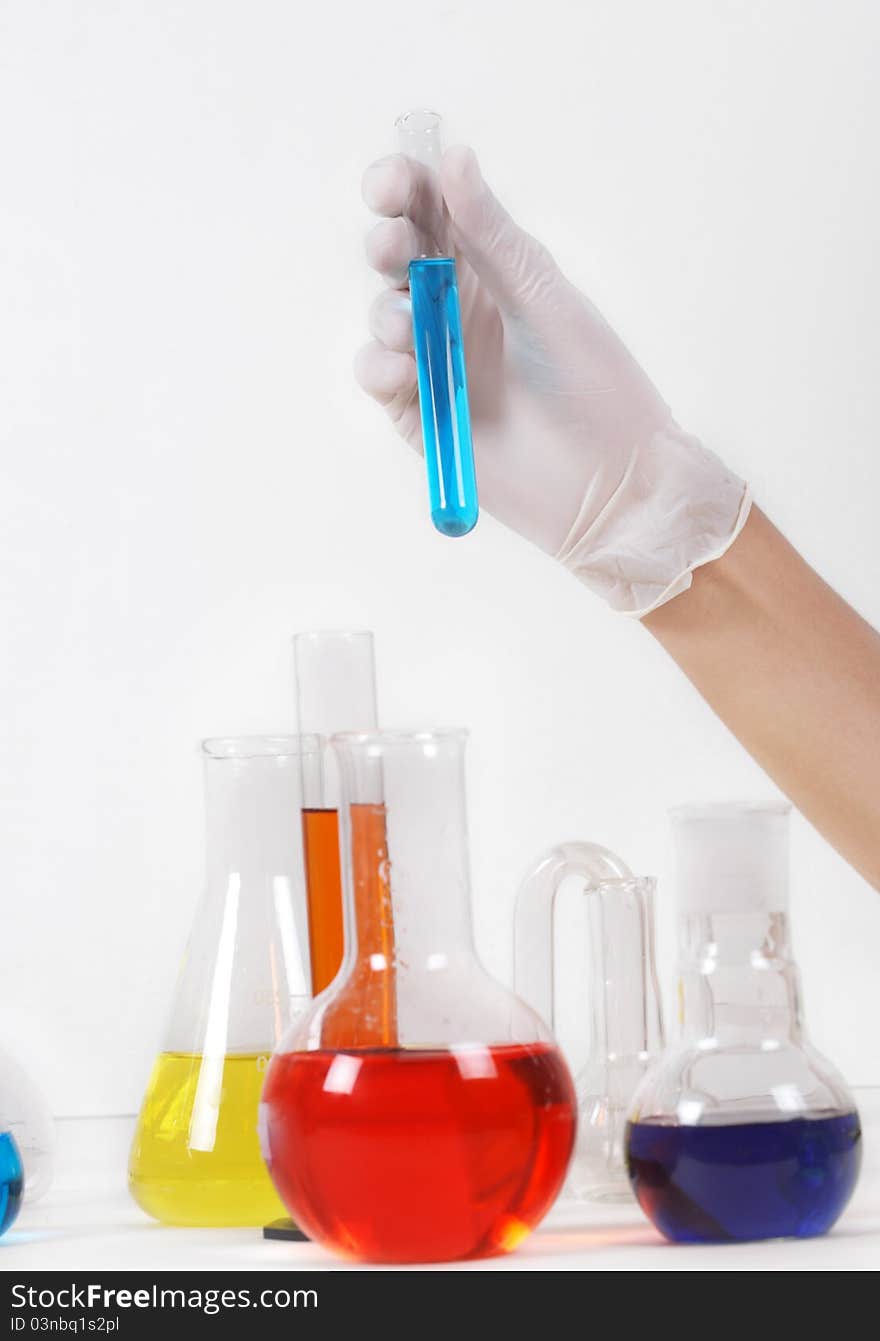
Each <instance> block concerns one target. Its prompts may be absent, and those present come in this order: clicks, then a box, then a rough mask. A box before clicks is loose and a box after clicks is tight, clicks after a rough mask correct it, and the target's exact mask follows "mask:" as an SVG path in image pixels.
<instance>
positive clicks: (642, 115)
mask: <svg viewBox="0 0 880 1341" xmlns="http://www.w3.org/2000/svg"><path fill="white" fill-rule="evenodd" d="M878 38H880V10H878V7H877V6H876V5H875V4H872V3H870V0H864V3H857V2H856V0H827V3H805V2H804V0H775V3H773V4H768V3H758V2H755V3H744V0H736V2H734V0H729V2H727V3H724V2H722V3H719V2H718V0H713V3H705V0H693V2H691V3H688V2H686V0H665V2H664V3H663V4H662V5H659V4H655V3H651V2H650V0H614V2H613V3H612V2H611V0H603V2H601V3H599V2H590V0H567V2H563V0H542V3H541V4H539V5H536V4H532V3H516V0H492V2H491V3H486V2H485V0H481V3H474V0H467V2H466V3H459V2H458V0H456V2H455V3H444V2H443V0H437V2H436V3H433V4H430V5H422V6H418V5H414V4H413V3H412V0H405V2H404V0H371V2H370V3H365V4H355V3H354V0H351V3H346V4H340V3H324V4H320V5H308V6H306V5H300V4H295V3H283V0H248V2H247V3H245V0H239V2H238V3H232V2H231V0H222V2H221V0H188V2H187V3H178V4H172V3H169V2H167V0H151V3H125V0H120V2H119V3H109V0H108V3H104V4H101V3H94V2H92V3H85V2H84V0H81V2H80V3H73V2H71V3H61V2H60V0H56V2H55V3H46V4H40V5H35V4H29V3H26V0H14V2H13V3H8V2H7V3H0V139H2V145H0V210H2V214H0V286H2V295H3V296H2V319H0V341H2V347H0V380H2V392H0V425H2V483H0V508H2V514H3V515H2V528H3V530H2V536H3V538H2V560H0V629H2V634H3V648H2V652H0V657H2V662H0V664H2V685H0V692H2V698H0V702H2V715H0V725H2V733H3V735H2V742H0V808H2V813H0V853H2V872H3V883H2V890H0V899H2V905H0V906H2V939H0V954H2V971H0V1002H2V1010H0V1035H2V1037H3V1038H4V1039H5V1040H7V1041H9V1042H13V1043H14V1044H15V1046H16V1047H17V1049H18V1051H19V1052H20V1053H24V1054H26V1055H27V1056H28V1057H29V1058H30V1060H31V1062H32V1064H33V1066H34V1067H35V1068H36V1069H38V1070H39V1072H40V1073H41V1075H42V1077H43V1080H44V1083H45V1085H46V1088H47V1089H48V1091H49V1093H50V1097H51V1101H52V1105H53V1108H54V1109H55V1111H56V1112H57V1113H61V1114H87V1113H112V1112H130V1111H132V1110H133V1109H134V1108H135V1107H136V1105H137V1103H138V1100H139V1097H140V1093H141V1090H142V1087H143V1083H144V1080H145V1077H146V1073H147V1070H148V1068H149V1064H150V1061H151V1057H152V1054H153V1052H154V1051H155V1049H156V1047H157V1044H158V1041H159V1036H160V1032H161V1028H162V1018H163V1016H164V1014H165V1011H166V1008H167V1003H168V999H169V994H170V988H171V985H172V982H173V978H174V973H175V969H176V964H177V959H178V955H179V951H180V948H181V944H182V941H183V939H184V937H185V934H186V930H187V928H188V925H189V922H190V919H191V915H192V910H193V906H194V903H195V900H196V898H197V895H198V892H199V886H200V881H201V863H202V809H201V806H202V799H201V778H200V766H199V762H198V757H197V753H196V742H197V740H198V738H200V737H202V736H205V735H209V734H217V733H233V732H246V731H255V730H262V729H278V728H283V727H288V726H291V725H292V693H291V683H290V655H289V634H290V633H291V632H293V631H294V630H295V629H297V628H304V627H310V626H322V625H323V626H330V627H332V626H339V625H345V624H355V625H368V626H371V627H373V628H374V629H375V630H376V633H377V639H378V654H379V673H380V677H381V688H380V707H381V712H382V716H383V718H384V720H385V721H386V722H387V723H389V724H390V723H392V722H410V723H412V722H417V721H424V720H426V719H428V720H431V721H442V722H446V723H464V724H468V725H470V726H471V727H472V729H473V741H472V747H471V759H470V814H471V827H472V844H473V854H472V855H473V872H474V903H475V919H476V926H477V935H478V941H479V945H480V948H481V951H482V953H483V955H484V958H485V959H486V961H487V963H488V964H489V965H490V967H491V968H493V969H494V970H495V971H496V972H498V973H499V974H500V975H501V976H503V977H509V976H510V969H511V919H512V908H513V898H514V893H515V889H516V885H517V881H518V879H519V877H520V875H521V873H522V871H523V869H524V868H525V866H526V865H527V864H528V863H529V861H530V860H531V859H532V858H533V857H534V856H535V855H536V854H537V852H538V851H539V850H540V849H541V848H542V847H545V846H546V845H548V844H549V843H551V842H553V841H557V840H559V839H561V838H567V837H584V838H593V839H596V840H599V841H602V842H605V843H607V844H609V845H610V846H612V847H614V848H617V849H619V850H620V851H621V852H622V854H624V855H625V856H626V857H627V858H628V859H629V861H630V862H631V863H632V864H633V865H634V866H635V867H637V868H639V869H641V870H644V871H650V872H654V873H656V874H658V875H659V876H660V877H661V886H660V921H661V931H662V939H663V966H664V972H665V982H666V987H667V995H669V994H670V992H671V988H672V977H671V967H670V949H671V940H672V912H671V906H670V905H671V884H670V881H669V880H668V879H665V880H664V879H663V877H664V876H666V875H667V873H668V870H669V857H668V850H667V836H666V822H665V817H664V812H665V809H666V807H667V806H668V805H669V804H671V803H673V802H676V801H681V800H686V799H693V798H721V797H729V796H743V795H758V796H766V795H771V794H772V792H773V789H772V787H771V785H770V784H769V782H768V781H767V780H766V779H765V778H764V777H763V776H762V774H761V773H760V771H759V770H758V769H757V767H756V766H755V765H754V764H752V763H751V761H750V760H749V759H748V758H747V757H746V755H745V754H744V752H743V751H742V750H741V749H740V747H739V746H738V745H737V744H736V742H735V741H733V740H732V739H731V737H730V736H729V735H728V733H727V732H726V731H725V729H724V728H723V727H722V726H721V725H720V724H719V723H718V722H717V721H715V720H714V719H713V717H712V715H711V713H710V712H709V711H708V709H707V708H706V707H705V706H704V705H703V704H702V703H701V702H700V701H699V699H698V698H697V697H696V695H695V694H694V692H693V691H692V690H691V688H690V687H689V686H688V684H687V683H686V682H685V681H684V679H683V677H682V676H681V675H680V673H679V672H678V671H677V670H676V668H675V666H674V665H672V664H671V663H670V662H669V661H667V659H666V658H665V656H664V654H663V653H662V652H661V650H660V649H659V648H658V647H657V646H655V645H654V644H653V642H652V640H651V638H650V636H649V635H648V634H647V633H646V632H645V631H644V630H642V629H641V628H640V627H639V626H638V625H636V624H632V623H627V622H626V621H623V620H621V619H619V618H616V617H614V616H612V615H610V614H608V613H606V612H605V610H604V609H603V608H601V607H600V606H599V605H598V604H597V603H596V602H595V601H593V600H592V599H591V598H589V597H588V595H587V594H586V593H585V592H584V591H582V590H581V589H580V588H579V587H578V586H577V584H576V583H574V582H573V581H572V580H571V579H570V578H569V577H567V576H566V575H565V574H564V573H562V572H561V571H558V570H557V569H556V568H555V567H554V565H553V564H552V563H551V562H550V561H549V560H547V559H545V558H543V557H542V556H540V555H539V554H537V553H536V552H533V551H531V550H530V549H529V548H528V547H527V546H526V545H525V544H524V543H522V542H520V541H519V540H518V539H517V538H516V537H515V536H513V535H511V534H508V533H506V532H504V531H503V530H502V529H501V527H499V526H498V525H496V524H495V523H494V522H493V521H492V520H491V519H490V518H489V517H486V516H484V517H483V519H482V521H481V523H480V526H479V528H478V530H477V532H476V533H475V534H474V535H473V536H472V537H470V538H468V539H467V540H464V541H457V542H450V541H448V540H444V539H442V538H441V537H440V536H438V535H436V534H435V533H434V532H433V531H432V529H431V527H430V525H429V522H428V519H427V513H426V503H425V484H424V479H423V474H422V466H421V463H420V462H419V461H418V460H417V459H416V458H415V457H413V456H411V455H410V453H409V452H408V450H407V449H406V448H404V447H403V446H402V445H401V444H400V443H399V442H398V441H397V439H396V438H395V435H394V433H393V431H392V430H391V429H390V428H389V427H388V426H387V425H386V422H385V420H384V418H383V416H382V414H381V412H380V411H379V410H378V409H376V408H375V407H374V406H373V405H372V404H370V403H369V402H368V401H367V400H366V399H365V398H364V397H363V396H362V394H361V393H360V392H359V391H358V389H357V388H356V387H355V385H354V384H353V381H352V377H351V375H350V364H351V358H352V355H353V353H354V350H355V349H356V347H357V346H358V344H359V343H360V342H361V341H362V340H363V339H364V338H365V334H366V332H365V306H366V302H367V300H368V297H369V295H370V294H371V293H372V291H373V288H374V284H373V280H372V279H371V277H370V275H369V274H368V272H367V270H366V267H365V265H364V263H363V260H362V240H361V239H362V231H363V228H364V226H365V223H366V218H365V211H364V210H363V208H362V206H361V204H360V199H359V181H360V177H361V173H362V170H363V168H364V167H365V166H366V164H367V163H368V162H369V161H370V160H371V158H373V157H375V156H377V155H379V154H381V153H383V152H386V151H388V150H390V149H393V147H394V143H393V131H392V122H393V119H394V117H395V115H396V114H397V113H398V112H400V111H401V110H403V109H405V108H407V107H409V106H411V105H424V104H428V105H432V106H436V107H438V108H439V109H441V110H442V111H444V112H446V113H447V116H448V121H449V130H450V132H451V136H450V137H451V138H461V139H468V140H469V141H470V142H472V143H473V144H474V145H475V146H476V147H477V149H478V152H479V154H480V157H481V161H482V165H483V168H484V171H485V173H486V175H487V177H488V178H489V180H490V181H491V182H492V183H493V185H494V186H495V188H496V189H497V191H498V193H499V194H500V195H501V196H502V198H503V199H505V201H506V202H507V204H508V205H509V207H510V208H511V209H512V211H513V212H514V213H515V214H516V215H518V217H520V219H521V220H522V221H523V223H524V224H526V226H528V227H529V228H530V229H531V231H533V232H535V233H536V234H538V235H539V236H541V237H542V238H543V239H544V240H545V241H546V242H547V243H548V244H549V245H550V247H551V249H552V250H553V251H554V252H555V254H556V256H557V258H558V259H559V261H560V262H561V263H562V264H563V265H564V266H565V267H566V268H567V270H568V271H569V273H570V274H571V276H572V277H573V278H574V279H576V280H577V281H578V282H579V283H580V284H582V285H583V286H584V287H585V288H586V289H587V290H588V291H589V292H590V293H591V295H592V296H593V298H594V299H595V300H596V301H597V302H598V303H599V305H600V306H601V307H602V308H603V309H604V311H605V313H606V315H607V316H608V317H609V318H610V319H611V321H612V322H613V323H615V324H616V325H617V326H618V327H619V329H620V330H621V332H622V334H623V335H624V337H625V338H626V339H627V341H628V342H629V343H630V345H631V347H632V348H633V349H634V351H635V352H636V354H637V355H638V356H639V358H640V359H641V360H642V361H643V363H644V364H645V366H646V367H647V369H648V370H649V372H650V373H651V375H652V376H653V378H654V379H655V381H656V382H657V383H658V385H659V386H660V388H661V389H662V391H663V393H664V395H665V397H666V398H667V400H668V401H669V402H670V403H671V405H672V406H673V409H674V411H675V413H676V415H677V417H678V418H679V420H680V421H681V422H682V423H683V424H684V425H685V426H686V427H687V428H689V429H690V430H691V431H694V432H697V433H699V434H700V435H701V436H702V437H703V438H704V440H705V441H706V442H707V443H708V444H709V445H710V446H712V447H713V448H715V449H716V450H717V451H719V452H720V453H721V454H722V455H723V456H724V457H725V458H726V459H727V460H728V461H729V462H730V464H731V465H732V466H733V467H734V468H735V469H736V470H738V471H739V472H740V473H742V474H744V475H745V476H746V477H747V478H748V479H749V480H750V481H751V482H752V484H753V487H754V490H755V493H756V495H757V497H758V499H759V500H760V502H761V503H762V504H763V505H764V507H765V508H766V510H767V511H768V512H769V513H770V514H771V515H772V516H773V518H774V519H775V520H776V521H777V522H778V523H779V524H780V525H781V526H782V527H783V528H784V529H785V530H786V532H787V533H788V534H789V536H790V537H791V538H792V540H793V541H794V542H795V544H797V545H798V546H799V547H800V548H801V550H802V551H803V552H804V553H805V554H806V555H807V556H808V558H809V559H810V560H811V561H812V562H814V563H815V564H816V565H817V566H818V568H819V569H820V571H822V573H823V574H824V575H825V576H826V577H827V578H828V579H829V580H830V581H831V582H832V583H833V584H834V585H836V586H837V587H838V588H839V589H840V590H841V591H842V592H843V593H844V594H845V595H846V596H847V598H848V599H850V600H851V601H852V602H853V603H854V604H855V605H856V607H857V608H858V609H860V610H861V611H862V613H864V614H865V615H866V616H867V617H868V618H869V619H872V620H873V621H874V622H875V623H880V593H878V591H877V587H876V582H875V572H876V566H877V552H878V539H877V534H878V533H877V520H876V499H877V496H878V491H880V453H878V450H877V441H878V426H880V378H878V375H877V369H878V366H880V318H878V313H880V271H878V262H877V237H878V235H880V194H878V190H877V175H878V170H877V125H878V118H880V81H878V80H877V78H876V52H877V41H878ZM793 840H794V841H793V856H794V863H793V866H794V869H793V877H794V880H793V917H794V931H795V944H796V949H797V951H798V954H799V959H800V962H801V966H802V969H803V976H804V984H805V990H806V1003H807V1009H808V1019H809V1021H810V1023H811V1028H812V1033H813V1035H814V1037H815V1040H816V1042H817V1043H818V1044H819V1045H820V1046H821V1047H823V1048H824V1049H825V1050H827V1051H828V1052H829V1053H830V1054H831V1056H832V1057H833V1058H834V1059H835V1060H836V1061H837V1062H838V1063H839V1064H840V1066H841V1067H842V1068H843V1069H844V1071H845V1072H846V1074H847V1075H848V1076H849V1078H850V1079H851V1080H852V1081H853V1082H856V1083H870V1082H874V1083H877V1082H878V1081H880V1047H878V1042H877V1026H876V1018H877V1010H876V1006H877V1000H876V969H875V965H876V961H877V951H878V944H880V898H878V897H877V895H876V894H874V893H873V892H872V891H871V890H870V889H869V888H868V887H867V886H866V885H865V884H864V882H863V881H861V880H860V879H859V878H858V877H857V876H856V875H855V874H854V873H853V872H852V871H850V870H849V869H848V868H847V866H846V865H845V864H844V862H842V861H841V860H840V859H839V858H838V857H837V856H835V854H834V853H832V852H831V851H830V850H829V849H828V847H827V846H826V845H825V844H824V843H823V842H822V841H821V840H820V839H819V838H818V837H817V836H816V835H815V834H814V833H813V832H811V830H810V829H809V828H808V827H807V826H806V824H804V823H803V822H802V821H800V820H798V821H796V824H795V830H794V835H793Z"/></svg>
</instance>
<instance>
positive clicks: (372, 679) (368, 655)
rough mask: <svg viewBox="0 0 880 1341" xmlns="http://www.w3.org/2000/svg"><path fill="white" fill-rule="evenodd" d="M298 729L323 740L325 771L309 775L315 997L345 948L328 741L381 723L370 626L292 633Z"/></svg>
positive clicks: (306, 803)
mask: <svg viewBox="0 0 880 1341" xmlns="http://www.w3.org/2000/svg"><path fill="white" fill-rule="evenodd" d="M293 657H294V669H295V676H296V700H297V716H298V720H299V729H300V731H301V732H308V733H309V734H311V735H319V736H322V737H323V738H324V741H325V748H324V750H323V752H322V767H321V770H320V774H319V775H315V774H311V775H309V776H305V774H304V776H303V783H302V787H303V810H302V829H303V856H304V860H305V874H306V904H307V910H308V923H309V959H310V962H311V971H312V995H313V996H317V995H318V993H319V992H322V991H323V990H324V988H325V987H327V986H329V984H330V983H331V982H332V981H333V979H334V978H335V977H336V974H337V972H338V971H339V968H340V966H341V964H342V960H343V955H344V950H345V920H344V901H343V894H342V871H341V865H340V851H339V814H338V811H339V778H338V773H337V768H336V761H335V757H334V755H333V751H332V750H330V749H329V747H327V746H326V741H327V739H328V738H329V737H330V736H331V735H333V734H334V733H335V732H337V731H372V730H375V729H376V724H377V723H376V668H375V662H374V658H373V635H372V633H370V632H368V631H367V630H363V629H344V630H341V631H333V632H324V631H320V632H317V631H312V632H306V633H298V634H296V635H295V636H294V639H293Z"/></svg>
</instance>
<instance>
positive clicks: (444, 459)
mask: <svg viewBox="0 0 880 1341" xmlns="http://www.w3.org/2000/svg"><path fill="white" fill-rule="evenodd" d="M409 288H410V295H411V297H412V316H413V339H414V345H415V355H416V371H417V373H418V379H419V408H420V410H421V415H422V442H423V443H424V448H425V466H426V469H427V472H428V491H429V494H430V499H431V520H432V521H433V523H434V525H435V526H436V528H437V530H438V531H440V532H441V533H442V534H443V535H451V536H458V535H467V533H468V531H471V530H473V528H474V526H476V524H477V517H478V516H479V506H478V503H477V479H476V474H475V472H474V450H473V444H472V442H471V414H470V409H469V407H468V394H467V377H466V375H465V367H464V345H463V343H462V338H461V309H460V307H459V302H458V281H457V279H456V275H455V261H454V260H453V259H452V257H451V256H424V257H421V258H420V259H418V260H415V261H412V262H410V267H409Z"/></svg>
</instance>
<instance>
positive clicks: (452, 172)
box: [440, 144, 483, 218]
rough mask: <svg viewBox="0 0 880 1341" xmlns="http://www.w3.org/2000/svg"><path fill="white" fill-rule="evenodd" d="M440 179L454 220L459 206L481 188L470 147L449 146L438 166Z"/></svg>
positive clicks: (474, 156)
mask: <svg viewBox="0 0 880 1341" xmlns="http://www.w3.org/2000/svg"><path fill="white" fill-rule="evenodd" d="M440 179H441V183H442V187H443V195H444V198H445V200H446V204H447V206H448V208H449V212H450V214H451V215H452V216H453V218H454V217H455V214H456V211H457V210H458V209H459V208H460V207H461V205H462V204H463V203H464V202H465V201H467V200H469V199H472V198H473V196H474V195H475V194H476V192H478V191H480V190H481V189H482V186H483V176H482V173H481V172H480V164H479V161H478V159H477V156H476V154H475V153H474V151H473V149H471V147H470V145H467V144H453V145H450V147H449V148H448V149H447V150H446V153H445V154H444V155H443V160H442V162H441V164H440Z"/></svg>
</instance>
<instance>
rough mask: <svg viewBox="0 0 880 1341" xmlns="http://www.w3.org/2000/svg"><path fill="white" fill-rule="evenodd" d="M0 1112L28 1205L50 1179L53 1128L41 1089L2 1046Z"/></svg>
mask: <svg viewBox="0 0 880 1341" xmlns="http://www.w3.org/2000/svg"><path fill="white" fill-rule="evenodd" d="M0 1115H2V1117H3V1118H4V1119H5V1122H6V1133H7V1135H8V1136H10V1137H11V1138H12V1140H13V1141H14V1144H15V1147H16V1149H17V1151H18V1155H19V1157H20V1159H21V1162H22V1165H23V1167H24V1200H25V1202H27V1203H28V1204H30V1203H31V1202H33V1201H37V1200H39V1198H40V1197H41V1196H43V1194H44V1193H45V1192H46V1191H48V1189H49V1185H50V1184H51V1182H52V1172H53V1165H54V1157H55V1127H54V1123H53V1121H52V1117H51V1114H50V1112H49V1106H48V1104H47V1103H46V1099H45V1097H44V1095H43V1093H42V1090H41V1089H40V1087H39V1086H38V1085H37V1084H36V1082H35V1081H34V1080H33V1079H32V1077H31V1075H30V1073H29V1072H28V1071H26V1070H25V1068H24V1067H23V1066H22V1065H21V1063H20V1062H19V1061H18V1059H17V1058H16V1057H14V1056H12V1054H11V1053H9V1052H8V1051H7V1050H6V1049H5V1048H0Z"/></svg>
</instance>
